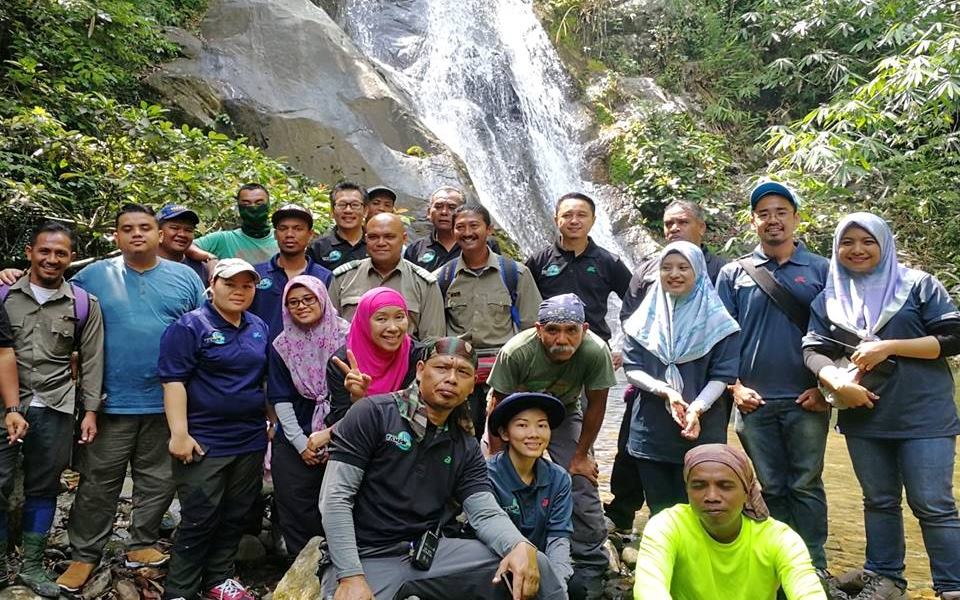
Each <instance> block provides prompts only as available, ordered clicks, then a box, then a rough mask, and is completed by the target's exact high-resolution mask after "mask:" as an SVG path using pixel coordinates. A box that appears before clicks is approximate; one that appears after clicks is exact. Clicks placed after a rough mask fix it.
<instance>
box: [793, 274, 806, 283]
mask: <svg viewBox="0 0 960 600" xmlns="http://www.w3.org/2000/svg"><path fill="white" fill-rule="evenodd" d="M793 282H794V283H806V282H807V278H806V277H804V276H803V275H797V276H796V277H794V278H793Z"/></svg>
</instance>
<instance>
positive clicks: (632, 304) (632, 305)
mask: <svg viewBox="0 0 960 600" xmlns="http://www.w3.org/2000/svg"><path fill="white" fill-rule="evenodd" d="M700 249H701V250H702V251H703V258H704V259H705V260H706V261H707V275H708V276H709V277H710V282H711V283H713V285H714V287H716V285H717V275H719V274H720V268H721V267H723V265H725V264H727V263H728V262H729V261H728V260H727V259H725V258H721V257H719V256H717V255H716V254H713V253H712V252H710V251H709V250H707V247H706V246H703V245H701V246H700ZM659 258H660V256H659V254H656V255H654V256H653V257H652V258H648V259H647V261H646V262H644V263H643V264H642V265H640V268H639V269H638V270H637V273H636V274H635V275H634V276H633V277H632V278H631V279H630V286H629V288H628V289H627V293H626V294H625V295H624V296H623V304H622V305H621V307H620V322H621V323H624V322H626V320H627V319H629V318H630V315H632V314H633V313H635V312H636V310H637V309H638V308H640V303H641V302H643V298H644V297H645V296H646V295H647V290H649V289H650V286H651V285H653V282H654V281H655V280H656V278H657V263H658V261H659Z"/></svg>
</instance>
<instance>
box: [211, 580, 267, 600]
mask: <svg viewBox="0 0 960 600" xmlns="http://www.w3.org/2000/svg"><path fill="white" fill-rule="evenodd" d="M203 598H204V600H256V599H255V598H254V597H253V594H251V593H250V592H248V591H247V588H245V587H243V584H241V583H240V582H239V581H237V580H236V579H227V580H226V581H224V582H223V583H221V584H220V585H218V586H216V587H213V588H210V589H209V590H207V591H206V592H205V593H204V594H203Z"/></svg>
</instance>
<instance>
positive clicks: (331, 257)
mask: <svg viewBox="0 0 960 600" xmlns="http://www.w3.org/2000/svg"><path fill="white" fill-rule="evenodd" d="M342 256H343V253H342V252H340V251H339V250H331V251H330V254H328V255H326V256H324V257H323V260H325V261H329V262H335V261H338V260H340V258H341V257H342Z"/></svg>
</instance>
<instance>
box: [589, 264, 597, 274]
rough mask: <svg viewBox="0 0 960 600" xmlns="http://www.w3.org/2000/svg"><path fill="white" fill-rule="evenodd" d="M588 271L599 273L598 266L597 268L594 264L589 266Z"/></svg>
mask: <svg viewBox="0 0 960 600" xmlns="http://www.w3.org/2000/svg"><path fill="white" fill-rule="evenodd" d="M587 273H593V274H594V275H596V274H597V268H596V267H595V266H593V265H590V266H589V267H587Z"/></svg>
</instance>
